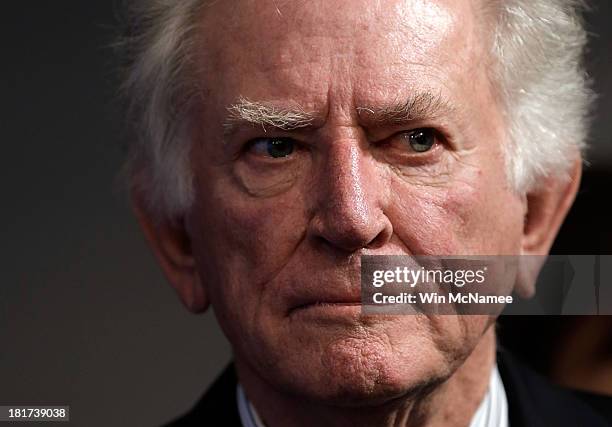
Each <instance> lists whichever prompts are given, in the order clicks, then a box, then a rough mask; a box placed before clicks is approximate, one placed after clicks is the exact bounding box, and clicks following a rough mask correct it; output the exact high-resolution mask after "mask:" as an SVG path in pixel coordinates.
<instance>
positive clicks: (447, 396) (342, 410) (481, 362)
mask: <svg viewBox="0 0 612 427" xmlns="http://www.w3.org/2000/svg"><path fill="white" fill-rule="evenodd" d="M494 363H495V331H494V327H490V328H489V329H488V330H487V332H486V333H485V334H484V335H483V337H482V339H481V340H480V342H479V343H478V345H477V346H476V348H475V349H474V351H473V352H472V353H471V354H470V356H468V357H467V359H466V360H465V361H464V362H463V364H461V365H460V366H459V368H457V370H456V371H455V372H454V373H453V374H452V375H451V377H450V378H448V379H447V380H446V381H444V382H442V383H440V384H437V385H435V386H432V387H429V388H427V389H423V390H420V391H418V392H411V393H408V394H407V395H406V396H405V397H400V398H395V399H392V400H391V401H388V402H385V403H383V404H377V405H373V406H367V407H338V406H327V405H324V404H321V403H320V402H312V401H310V400H307V399H304V398H299V397H297V396H288V395H286V394H283V393H279V392H278V391H276V390H275V389H274V388H272V387H271V386H270V385H269V384H268V383H267V382H265V381H262V380H261V379H260V378H259V377H258V376H257V375H255V374H254V373H253V372H252V371H251V370H250V369H249V367H248V365H246V364H245V363H242V362H241V361H240V360H236V368H237V371H238V377H239V378H240V382H241V384H242V386H243V387H244V389H245V391H246V395H247V396H248V398H249V400H250V401H251V403H252V404H253V405H254V406H255V408H256V409H257V412H258V414H259V415H260V417H261V418H262V420H263V421H264V422H265V424H266V426H267V427H276V426H284V425H291V426H312V425H326V426H377V427H378V426H380V427H383V426H410V427H417V426H428V427H438V426H440V427H442V426H444V427H455V426H456V427H465V426H468V425H469V423H470V420H471V419H472V417H473V415H474V414H475V412H476V410H477V409H478V406H479V405H480V403H481V401H482V399H483V398H484V396H485V394H486V392H487V388H488V385H489V379H490V375H491V372H492V369H493V365H494Z"/></svg>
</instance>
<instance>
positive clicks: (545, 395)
mask: <svg viewBox="0 0 612 427" xmlns="http://www.w3.org/2000/svg"><path fill="white" fill-rule="evenodd" d="M497 363H498V368H499V372H500V375H501V377H502V381H503V383H504V388H505V390H506V395H507V397H508V409H509V416H510V427H604V426H612V398H610V397H606V396H599V395H593V394H589V393H579V392H573V391H570V390H567V389H562V388H560V387H556V386H553V385H552V384H550V383H548V382H547V381H546V380H545V379H544V378H543V377H541V376H540V375H538V374H537V373H535V372H533V371H532V370H530V369H529V368H527V367H526V366H524V365H522V364H521V363H520V362H518V361H517V360H516V359H514V357H512V356H511V355H510V354H509V353H507V352H504V351H500V352H498V355H497ZM236 381H237V379H236V373H235V371H234V367H233V365H232V364H230V365H229V366H228V367H227V368H226V369H225V371H224V372H223V373H222V374H221V376H220V377H219V378H218V379H217V380H216V381H215V382H214V384H213V385H212V386H211V388H210V389H209V390H208V391H207V392H206V393H205V394H204V396H203V397H202V399H200V401H199V402H198V403H197V404H196V405H195V406H194V407H193V409H191V411H189V412H188V413H187V414H186V415H184V416H182V417H181V418H179V419H177V420H175V421H174V422H172V423H170V424H168V426H167V427H192V426H193V427H195V426H198V427H201V426H227V427H242V424H241V423H240V417H239V415H238V407H237V405H236Z"/></svg>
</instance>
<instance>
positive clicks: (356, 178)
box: [310, 140, 393, 253]
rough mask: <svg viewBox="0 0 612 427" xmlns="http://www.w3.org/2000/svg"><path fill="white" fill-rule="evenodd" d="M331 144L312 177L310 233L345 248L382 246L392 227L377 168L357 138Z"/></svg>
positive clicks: (329, 243)
mask: <svg viewBox="0 0 612 427" xmlns="http://www.w3.org/2000/svg"><path fill="white" fill-rule="evenodd" d="M330 145H331V146H330V147H329V148H328V150H327V151H326V153H325V154H326V157H325V160H324V162H323V167H322V170H321V171H320V175H319V176H318V177H317V178H316V179H315V182H316V187H314V188H316V190H315V191H314V194H313V195H314V198H315V200H316V201H315V213H314V215H313V216H312V220H311V224H310V234H311V235H312V236H314V237H315V238H316V239H317V240H319V241H323V242H324V243H325V244H326V245H329V246H332V247H334V248H336V249H339V250H342V251H344V252H350V253H352V252H355V251H358V250H360V249H364V248H368V249H375V248H379V247H382V246H383V245H385V243H387V242H388V241H389V239H390V238H391V235H392V233H393V228H392V225H391V222H390V221H389V219H388V218H387V217H386V215H385V213H384V211H383V208H384V200H385V198H386V197H387V196H386V194H387V193H388V192H387V189H386V188H385V185H384V182H383V178H382V176H380V173H381V172H380V170H379V168H377V165H376V164H375V161H374V159H372V158H371V156H369V155H368V153H367V152H365V151H364V148H363V147H360V146H359V143H358V141H356V140H344V141H334V143H333V144H330Z"/></svg>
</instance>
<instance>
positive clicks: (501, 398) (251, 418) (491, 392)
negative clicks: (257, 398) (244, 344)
mask: <svg viewBox="0 0 612 427" xmlns="http://www.w3.org/2000/svg"><path fill="white" fill-rule="evenodd" d="M236 400H237V402H238V413H239V414H240V420H241V421H242V426H243V427H265V424H264V423H263V422H262V421H261V418H259V415H258V414H257V411H256V410H255V407H254V406H253V405H252V404H251V402H250V401H249V400H248V399H247V397H246V394H245V393H244V389H243V388H242V386H241V385H240V383H238V385H237V386H236ZM470 427H509V421H508V399H507V397H506V390H505V389H504V383H503V382H502V380H501V376H500V375H499V370H498V369H497V365H495V366H494V367H493V371H492V372H491V379H490V380H489V389H488V390H487V394H486V395H485V397H484V399H483V400H482V402H481V403H480V406H479V407H478V410H477V411H476V413H475V414H474V417H473V418H472V422H471V423H470Z"/></svg>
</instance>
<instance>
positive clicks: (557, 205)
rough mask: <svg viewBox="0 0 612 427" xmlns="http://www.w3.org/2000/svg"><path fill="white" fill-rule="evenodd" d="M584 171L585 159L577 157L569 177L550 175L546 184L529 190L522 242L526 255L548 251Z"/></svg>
mask: <svg viewBox="0 0 612 427" xmlns="http://www.w3.org/2000/svg"><path fill="white" fill-rule="evenodd" d="M581 174H582V162H581V159H580V158H577V159H576V160H575V161H574V165H573V167H572V169H571V171H570V176H569V177H568V179H563V178H557V177H552V178H547V179H546V180H545V182H544V183H543V185H541V186H539V187H538V188H537V189H536V190H534V191H531V192H529V193H528V194H527V201H526V203H527V210H526V214H525V221H524V228H523V242H522V253H523V254H524V255H547V254H548V252H549V250H550V247H551V246H552V244H553V242H554V240H555V237H556V236H557V233H558V231H559V228H561V224H562V223H563V220H564V219H565V217H566V215H567V213H568V212H569V209H570V207H571V206H572V203H573V202H574V199H575V198H576V193H577V192H578V187H579V186H580V176H581Z"/></svg>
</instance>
